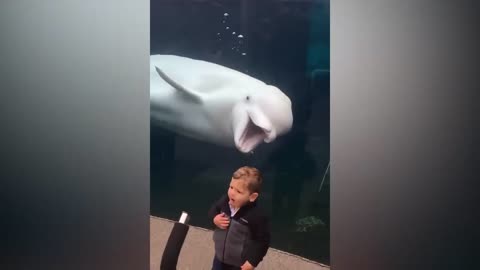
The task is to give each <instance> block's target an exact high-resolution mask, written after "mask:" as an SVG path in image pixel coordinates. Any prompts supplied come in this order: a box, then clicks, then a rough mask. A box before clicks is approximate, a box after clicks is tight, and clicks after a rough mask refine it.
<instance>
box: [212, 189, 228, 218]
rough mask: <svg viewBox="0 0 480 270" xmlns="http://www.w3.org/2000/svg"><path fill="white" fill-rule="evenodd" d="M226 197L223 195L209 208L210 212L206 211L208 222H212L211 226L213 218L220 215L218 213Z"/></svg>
mask: <svg viewBox="0 0 480 270" xmlns="http://www.w3.org/2000/svg"><path fill="white" fill-rule="evenodd" d="M226 196H227V195H223V196H222V197H220V199H218V200H217V201H216V202H215V203H214V204H213V205H212V206H211V207H210V210H209V211H208V218H209V219H210V221H211V222H212V224H213V218H214V217H215V216H216V215H218V214H219V213H220V211H221V210H222V205H223V202H224V201H225V197H226Z"/></svg>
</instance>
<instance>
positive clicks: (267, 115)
mask: <svg viewBox="0 0 480 270" xmlns="http://www.w3.org/2000/svg"><path fill="white" fill-rule="evenodd" d="M292 124H293V115H292V103H291V101H290V98H288V96H287V95H285V94H284V93H283V92H282V91H280V89H278V88H277V87H275V86H272V85H264V86H263V87H262V88H260V89H255V91H249V90H246V91H245V93H244V94H243V96H241V97H240V100H238V101H237V102H236V104H235V105H234V107H233V111H232V127H233V135H234V141H235V146H236V148H237V149H238V150H239V151H241V152H243V153H248V152H251V151H252V150H253V149H255V147H257V145H259V144H260V143H262V142H265V143H270V142H272V141H274V140H275V139H276V138H277V137H278V136H280V135H282V134H285V133H287V132H288V131H290V129H291V127H292Z"/></svg>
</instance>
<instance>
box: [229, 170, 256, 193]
mask: <svg viewBox="0 0 480 270" xmlns="http://www.w3.org/2000/svg"><path fill="white" fill-rule="evenodd" d="M232 178H233V179H242V180H244V181H246V182H247V188H248V190H249V191H250V193H254V192H257V193H260V190H261V189H262V182H263V179H262V174H261V173H260V171H259V170H258V169H257V168H254V167H250V166H243V167H240V168H238V169H237V170H236V171H235V172H234V173H233V176H232Z"/></svg>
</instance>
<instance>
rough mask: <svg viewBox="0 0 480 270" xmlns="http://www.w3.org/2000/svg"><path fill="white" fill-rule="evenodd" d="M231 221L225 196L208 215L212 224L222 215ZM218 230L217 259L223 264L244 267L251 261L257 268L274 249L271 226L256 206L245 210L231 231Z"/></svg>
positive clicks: (239, 211) (251, 204)
mask: <svg viewBox="0 0 480 270" xmlns="http://www.w3.org/2000/svg"><path fill="white" fill-rule="evenodd" d="M222 212H223V213H225V214H226V216H227V217H230V215H231V212H230V207H229V205H228V196H227V195H223V196H222V197H221V198H220V199H219V200H218V201H217V202H216V203H215V204H214V205H213V206H212V207H211V208H210V211H209V212H208V215H209V217H210V220H211V221H212V223H213V218H214V217H215V216H216V215H217V214H220V213H222ZM214 226H215V228H216V229H215V231H214V233H213V241H214V243H215V256H216V257H217V259H219V260H220V261H222V262H224V263H226V264H230V265H235V266H241V265H243V263H245V261H248V262H249V263H250V264H252V265H253V266H254V267H256V266H257V265H258V264H259V263H260V261H262V259H263V257H264V256H265V254H266V253H267V250H268V247H269V245H270V222H269V219H268V217H267V216H266V215H265V214H264V213H263V211H261V209H260V208H259V207H258V206H257V203H256V202H253V203H248V204H247V205H245V206H243V207H241V208H240V209H239V210H238V211H237V213H235V215H234V216H233V217H231V219H230V224H229V226H228V228H227V229H225V230H222V229H220V228H218V227H216V225H215V224H214Z"/></svg>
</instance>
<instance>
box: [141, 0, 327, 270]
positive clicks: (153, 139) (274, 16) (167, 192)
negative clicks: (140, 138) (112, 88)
mask: <svg viewBox="0 0 480 270" xmlns="http://www.w3.org/2000/svg"><path fill="white" fill-rule="evenodd" d="M150 10H151V14H150V18H151V25H150V31H151V40H150V48H151V55H175V56H180V57H186V58H187V59H196V60H202V61H206V62H208V63H214V64H218V65H221V66H223V67H226V68H229V69H233V70H235V71H239V72H241V73H243V74H247V75H248V76H251V77H252V78H255V79H256V80H259V81H261V82H264V83H265V84H267V85H272V86H275V87H276V88H278V89H279V90H280V91H281V92H283V93H284V94H285V95H286V96H288V98H289V100H290V101H291V113H292V116H293V124H292V126H291V128H290V129H289V131H288V132H286V133H285V134H281V135H279V136H276V137H275V139H274V140H273V141H271V142H270V143H265V142H260V143H259V144H258V145H257V146H256V147H254V149H252V150H249V151H247V152H242V151H240V150H239V149H238V148H237V147H235V146H233V147H232V146H231V145H230V146H229V145H222V144H221V143H219V141H221V139H222V138H227V141H228V136H230V135H231V134H230V135H229V134H225V135H224V136H223V137H222V138H220V137H218V138H217V137H216V136H217V135H218V136H220V135H222V132H223V131H217V130H215V129H216V128H217V126H215V125H213V124H211V126H208V128H206V129H205V130H201V132H204V133H206V134H207V136H208V134H210V133H209V132H211V137H212V138H211V140H210V141H209V140H205V138H196V135H195V134H197V133H195V131H197V130H198V129H202V125H203V123H202V122H201V121H203V120H198V119H202V118H198V119H197V118H196V117H199V113H198V112H197V111H194V110H193V109H191V107H188V108H185V105H184V104H180V103H179V102H178V101H177V100H176V99H174V98H173V99H171V100H168V102H170V103H168V102H167V103H168V104H167V103H165V105H166V106H170V107H168V109H165V108H157V105H158V103H156V102H157V101H156V100H155V101H151V112H152V118H151V128H150V132H151V134H150V145H151V146H150V147H151V149H150V150H151V154H150V155H151V158H150V160H151V164H150V168H151V169H150V170H151V185H150V190H151V196H150V198H151V215H153V216H159V217H163V218H168V219H173V220H176V219H177V218H178V215H179V213H180V212H181V211H187V212H188V213H189V214H190V216H191V220H190V222H191V224H192V225H194V226H200V227H204V228H209V229H211V228H213V224H212V222H211V220H209V219H208V217H207V212H208V209H209V207H210V206H211V204H212V203H213V202H214V201H215V200H216V199H218V197H219V196H220V195H221V194H225V193H226V192H227V187H228V183H229V181H230V178H231V176H232V173H233V172H234V171H235V170H236V169H237V168H238V167H241V166H244V165H248V166H254V167H257V168H259V169H260V171H262V173H263V176H264V184H263V190H262V193H261V195H260V197H259V203H260V204H261V205H262V207H263V208H265V209H266V210H267V212H268V213H269V215H270V216H271V220H272V222H271V227H272V242H271V247H273V248H276V249H280V250H283V251H286V252H289V253H293V254H296V255H299V256H302V257H305V258H307V259H311V260H314V261H317V262H320V263H324V264H330V249H329V245H330V227H329V226H330V173H329V172H330V170H329V168H330V136H329V135H330V122H329V119H330V38H329V36H330V6H329V1H320V0H317V1H314V0H310V1H307V0H304V1H300V0H296V1H282V0H277V1H268V0H265V1H246V0H244V1H241V0H239V1H195V0H151V5H150ZM161 59H164V58H161ZM182 59H183V58H182ZM208 67H210V66H208ZM166 69H168V68H166ZM197 70H200V72H206V70H208V68H205V69H203V68H201V66H199V68H198V69H195V67H194V66H193V65H189V64H182V63H179V64H177V65H176V69H175V70H173V69H170V70H168V71H165V74H166V75H167V76H168V77H169V78H171V79H172V80H174V81H176V82H177V83H179V84H182V82H184V81H186V82H188V83H186V84H189V83H190V84H191V85H193V83H196V85H199V86H198V87H199V88H197V89H191V88H192V87H193V86H192V87H190V88H189V87H187V86H182V87H184V88H185V89H183V90H185V91H192V92H195V91H197V93H199V92H198V91H200V92H201V91H206V92H208V91H212V92H213V91H215V90H216V88H221V89H223V90H225V89H226V88H228V87H230V85H231V84H232V81H231V80H229V79H225V80H223V79H218V78H219V77H221V76H222V75H221V74H222V72H220V71H215V72H212V73H211V74H213V75H211V77H208V76H205V77H203V78H204V79H202V80H194V79H193V78H195V77H194V76H196V73H198V72H199V71H197ZM222 70H223V69H222ZM151 72H156V71H151ZM235 76H237V75H235ZM239 76H240V75H239ZM219 81H221V83H219ZM222 83H223V84H222ZM252 83H257V81H255V82H253V81H252ZM196 85H195V86H196ZM219 85H223V86H219ZM225 85H227V86H226V87H224V86H225ZM235 85H238V83H237V84H235ZM252 85H254V84H252ZM200 86H201V87H200ZM222 87H223V88H222ZM193 88H195V87H193ZM200 88H201V89H200ZM228 89H229V90H228V91H231V92H230V93H229V94H228V95H226V96H228V98H230V97H233V96H235V95H238V94H239V92H238V91H244V90H245V89H240V88H238V89H237V88H235V89H233V88H232V89H230V88H228ZM223 90H222V91H223ZM248 91H254V92H250V93H251V94H252V95H256V94H258V93H263V92H258V91H264V90H262V89H260V88H259V89H257V88H255V87H249V89H248ZM255 91H257V92H255ZM215 93H216V92H215ZM215 93H214V94H211V93H210V95H216V94H215ZM179 95H180V94H179ZM181 95H186V96H184V97H185V98H191V102H192V104H195V106H198V104H200V103H198V100H196V98H195V95H192V96H190V97H189V95H190V94H189V93H186V94H185V93H184V94H181ZM199 95H200V96H201V95H203V94H202V93H199ZM205 95H208V94H205ZM201 98H202V97H200V99H201ZM228 98H227V97H225V98H224V99H228ZM151 99H152V89H151ZM267 100H268V99H267ZM272 100H273V98H272ZM195 102H197V103H195ZM172 104H173V105H172ZM201 104H204V105H205V104H206V105H205V106H210V107H212V106H211V105H210V104H208V102H205V103H201ZM215 104H216V105H218V103H215ZM161 105H162V104H160V105H158V106H159V107H161ZM218 106H220V105H218ZM259 107H260V108H262V106H259ZM172 110H178V111H181V110H184V112H185V113H184V114H182V116H181V117H178V118H175V119H174V120H175V121H177V122H176V123H178V125H176V124H175V123H166V121H167V120H165V119H164V118H156V115H153V114H154V112H155V114H157V113H158V114H162V113H170V111H172ZM181 112H183V111H181ZM280 116H282V115H281V114H276V116H275V114H274V113H273V116H271V117H277V118H278V117H280ZM216 117H218V115H217V116H216ZM228 117H229V115H227V114H226V115H224V118H225V119H228ZM282 117H283V116H282ZM158 119H160V121H159V120H158ZM162 119H163V120H162ZM192 119H195V120H192ZM218 119H222V118H221V117H218ZM189 121H190V122H189ZM199 121H200V122H199ZM205 121H207V120H205ZM276 121H277V122H278V121H280V122H281V121H282V119H279V120H278V119H277V120H276ZM270 122H271V124H272V126H273V127H275V125H277V122H275V121H274V120H271V121H270ZM185 123H186V125H189V126H188V127H181V126H180V125H181V124H185ZM252 123H253V122H252ZM253 124H254V123H253ZM278 125H280V124H278ZM190 128H191V129H190ZM259 130H260V131H261V129H259ZM192 134H193V135H192ZM198 134H200V131H199V133H198ZM189 135H192V136H189ZM199 136H200V135H199ZM265 136H266V135H265ZM217 142H218V143H217ZM231 142H233V139H231Z"/></svg>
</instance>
